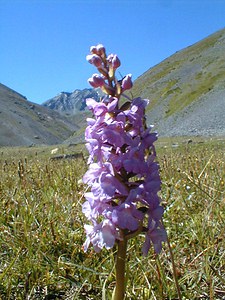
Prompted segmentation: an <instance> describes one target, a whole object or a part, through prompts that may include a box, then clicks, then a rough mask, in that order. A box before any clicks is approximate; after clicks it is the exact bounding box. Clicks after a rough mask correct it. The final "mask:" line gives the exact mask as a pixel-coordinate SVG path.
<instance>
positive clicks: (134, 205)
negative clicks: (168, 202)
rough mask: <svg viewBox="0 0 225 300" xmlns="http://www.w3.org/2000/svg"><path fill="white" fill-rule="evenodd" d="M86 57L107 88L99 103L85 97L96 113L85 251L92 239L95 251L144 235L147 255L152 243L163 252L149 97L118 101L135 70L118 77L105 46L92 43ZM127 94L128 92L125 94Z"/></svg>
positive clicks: (91, 123)
mask: <svg viewBox="0 0 225 300" xmlns="http://www.w3.org/2000/svg"><path fill="white" fill-rule="evenodd" d="M87 60H88V61H89V62H90V63H91V64H93V65H94V66H95V67H97V69H98V71H99V72H100V74H94V75H93V76H92V78H90V79H89V83H90V84H91V85H92V86H93V87H100V88H102V90H103V91H104V92H105V93H106V96H105V97H104V98H103V99H102V101H101V102H96V101H95V100H93V99H87V100H86V103H87V106H88V108H89V109H90V110H91V111H92V113H93V116H94V118H88V119H87V122H88V126H87V128H86V131H85V139H86V141H87V144H86V146H87V149H88V151H89V154H90V156H89V159H88V164H89V169H88V171H87V172H86V174H85V175H84V177H83V182H84V183H86V184H88V185H89V186H90V187H91V190H90V192H87V193H86V194H85V198H86V202H85V203H84V204H83V206H82V211H83V213H84V214H85V216H86V217H87V219H88V220H89V221H90V223H91V225H85V231H86V235H87V239H86V241H85V243H84V250H85V251H87V248H88V246H89V244H90V243H92V245H93V247H94V249H95V251H96V252H99V251H100V250H101V249H102V248H103V247H105V248H106V249H109V248H112V247H113V246H114V244H115V243H116V241H117V240H123V239H124V238H127V239H129V238H130V237H133V236H135V235H137V234H139V233H141V232H142V233H144V234H145V242H144V245H143V248H142V251H143V254H144V255H147V253H148V250H149V248H150V246H151V244H153V246H154V249H155V252H156V253H159V252H160V251H161V248H162V245H161V244H162V241H165V240H166V232H165V229H164V227H163V226H162V223H161V218H162V215H163V208H162V206H160V197H159V196H158V192H159V191H160V186H161V180H160V175H159V166H158V164H157V162H156V161H155V159H156V153H155V148H154V142H155V141H156V139H157V135H156V133H152V132H151V128H148V127H147V126H146V121H145V107H146V105H147V104H148V100H144V99H141V98H135V99H133V100H128V101H127V100H126V102H125V101H123V104H120V103H119V102H120V101H119V100H120V98H121V96H123V95H124V94H123V92H124V91H125V90H128V89H130V88H131V87H132V80H131V74H128V75H127V76H125V77H124V78H123V79H122V80H119V81H118V80H117V79H116V77H115V71H116V69H117V68H118V67H119V66H120V60H119V58H118V57H117V55H114V54H110V55H109V56H106V52H105V48H104V46H103V45H97V46H96V47H91V54H90V55H88V56H87ZM127 98H128V97H127V96H126V98H125V99H127Z"/></svg>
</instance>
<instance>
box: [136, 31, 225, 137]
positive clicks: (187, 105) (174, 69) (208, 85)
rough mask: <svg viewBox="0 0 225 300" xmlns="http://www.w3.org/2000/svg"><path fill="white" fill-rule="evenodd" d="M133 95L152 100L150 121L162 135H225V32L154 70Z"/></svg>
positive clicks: (195, 45) (148, 113) (178, 54)
mask: <svg viewBox="0 0 225 300" xmlns="http://www.w3.org/2000/svg"><path fill="white" fill-rule="evenodd" d="M132 95H133V96H141V97H143V98H148V99H150V104H149V106H148V108H147V120H148V123H149V124H155V125H156V126H155V127H156V129H157V131H158V132H159V134H160V135H162V136H173V135H203V136H208V135H225V29H222V30H220V31H218V32H216V33H214V34H212V35H210V36H209V37H207V38H205V39H203V40H202V41H200V42H198V43H196V44H194V45H192V46H189V47H187V48H185V49H183V50H181V51H179V52H176V53H175V54H174V55H172V56H170V57H169V58H167V59H165V60H164V61H163V62H161V63H160V64H158V65H156V66H155V67H153V68H150V69H149V70H148V71H147V72H145V73H144V74H143V75H142V76H140V77H139V78H138V79H137V80H136V81H135V82H134V87H133V88H132Z"/></svg>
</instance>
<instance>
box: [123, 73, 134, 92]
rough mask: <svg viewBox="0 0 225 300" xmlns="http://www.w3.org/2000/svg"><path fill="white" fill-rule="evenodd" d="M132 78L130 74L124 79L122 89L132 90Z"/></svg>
mask: <svg viewBox="0 0 225 300" xmlns="http://www.w3.org/2000/svg"><path fill="white" fill-rule="evenodd" d="M131 76H132V75H131V74H128V75H126V76H125V77H124V78H123V80H122V84H121V87H122V89H123V91H125V90H129V89H131V88H132V86H133V83H132V80H131Z"/></svg>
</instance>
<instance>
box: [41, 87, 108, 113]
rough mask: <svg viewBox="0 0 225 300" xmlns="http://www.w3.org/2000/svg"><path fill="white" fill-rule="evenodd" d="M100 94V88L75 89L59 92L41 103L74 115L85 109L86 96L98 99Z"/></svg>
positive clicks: (60, 111)
mask: <svg viewBox="0 0 225 300" xmlns="http://www.w3.org/2000/svg"><path fill="white" fill-rule="evenodd" d="M101 95H102V92H101V90H100V89H83V90H79V89H76V90H75V91H73V92H72V93H69V92H61V93H59V94H58V95H57V96H55V97H53V98H51V99H49V100H47V101H45V102H44V103H43V104H42V105H43V106H46V107H48V108H50V109H53V110H56V111H58V112H59V113H60V114H62V115H75V114H78V113H80V112H81V111H84V110H85V108H86V102H85V100H86V99H87V98H93V99H95V100H97V101H98V100H99V99H100V97H101Z"/></svg>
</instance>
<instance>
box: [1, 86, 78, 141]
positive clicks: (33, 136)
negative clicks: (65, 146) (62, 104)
mask: <svg viewBox="0 0 225 300" xmlns="http://www.w3.org/2000/svg"><path fill="white" fill-rule="evenodd" d="M78 128H79V127H78V126H75V125H73V123H71V122H69V121H68V119H66V118H64V117H62V116H60V115H59V114H58V113H57V112H55V111H52V110H50V109H48V108H46V107H43V106H41V105H38V104H34V103H32V102H30V101H27V100H26V98H25V97H24V96H22V95H21V94H19V93H17V92H15V91H13V90H12V89H10V88H8V87H6V86H5V85H3V84H0V146H23V145H32V144H57V143H61V142H62V141H63V140H65V139H66V138H68V137H69V136H70V135H71V134H72V133H73V132H74V130H77V129H78Z"/></svg>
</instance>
